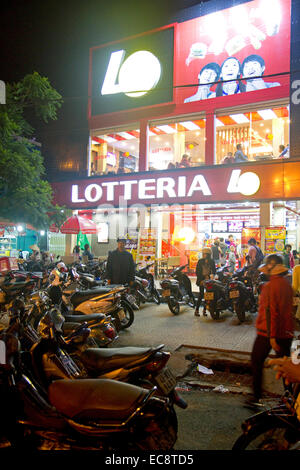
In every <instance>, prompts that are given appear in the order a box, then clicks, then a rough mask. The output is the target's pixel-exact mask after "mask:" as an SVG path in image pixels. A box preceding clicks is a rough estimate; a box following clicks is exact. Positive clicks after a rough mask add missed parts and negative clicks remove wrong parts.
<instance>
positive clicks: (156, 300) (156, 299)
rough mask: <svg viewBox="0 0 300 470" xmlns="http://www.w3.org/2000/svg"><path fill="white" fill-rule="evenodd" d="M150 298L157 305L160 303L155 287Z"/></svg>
mask: <svg viewBox="0 0 300 470" xmlns="http://www.w3.org/2000/svg"><path fill="white" fill-rule="evenodd" d="M152 298H153V300H154V302H155V303H156V304H157V305H159V304H160V296H159V293H158V291H157V290H156V289H154V290H153V294H152Z"/></svg>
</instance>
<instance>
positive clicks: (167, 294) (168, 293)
mask: <svg viewBox="0 0 300 470" xmlns="http://www.w3.org/2000/svg"><path fill="white" fill-rule="evenodd" d="M162 295H163V297H170V295H171V291H170V290H164V291H163V293H162Z"/></svg>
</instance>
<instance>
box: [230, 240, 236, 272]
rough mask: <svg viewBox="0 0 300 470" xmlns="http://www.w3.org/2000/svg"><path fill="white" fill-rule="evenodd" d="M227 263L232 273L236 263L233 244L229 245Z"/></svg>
mask: <svg viewBox="0 0 300 470" xmlns="http://www.w3.org/2000/svg"><path fill="white" fill-rule="evenodd" d="M228 264H229V272H230V273H231V274H233V273H234V271H235V265H236V254H235V249H234V246H233V245H231V246H230V248H229V253H228Z"/></svg>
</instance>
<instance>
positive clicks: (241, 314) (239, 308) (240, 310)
mask: <svg viewBox="0 0 300 470" xmlns="http://www.w3.org/2000/svg"><path fill="white" fill-rule="evenodd" d="M234 311H235V313H236V314H237V317H238V319H239V321H240V323H243V322H244V321H245V318H246V312H245V308H244V306H243V305H242V304H241V303H240V302H237V303H236V304H235V305H234Z"/></svg>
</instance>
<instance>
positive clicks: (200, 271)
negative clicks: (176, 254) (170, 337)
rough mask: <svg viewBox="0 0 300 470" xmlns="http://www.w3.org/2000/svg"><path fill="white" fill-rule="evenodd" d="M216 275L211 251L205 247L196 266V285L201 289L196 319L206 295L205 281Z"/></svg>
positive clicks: (204, 313)
mask: <svg viewBox="0 0 300 470" xmlns="http://www.w3.org/2000/svg"><path fill="white" fill-rule="evenodd" d="M215 274H216V266H215V262H214V260H213V259H212V257H211V249H210V248H207V247H205V248H203V249H202V258H201V259H199V261H198V263H197V266H196V276H197V281H196V285H197V286H198V287H199V296H198V299H197V303H196V310H195V315H196V317H200V314H199V308H200V304H201V302H202V299H203V295H204V281H205V280H207V279H213V278H214V275H215ZM203 315H204V316H206V312H205V307H204V310H203Z"/></svg>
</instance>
